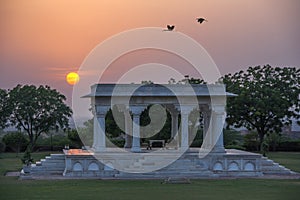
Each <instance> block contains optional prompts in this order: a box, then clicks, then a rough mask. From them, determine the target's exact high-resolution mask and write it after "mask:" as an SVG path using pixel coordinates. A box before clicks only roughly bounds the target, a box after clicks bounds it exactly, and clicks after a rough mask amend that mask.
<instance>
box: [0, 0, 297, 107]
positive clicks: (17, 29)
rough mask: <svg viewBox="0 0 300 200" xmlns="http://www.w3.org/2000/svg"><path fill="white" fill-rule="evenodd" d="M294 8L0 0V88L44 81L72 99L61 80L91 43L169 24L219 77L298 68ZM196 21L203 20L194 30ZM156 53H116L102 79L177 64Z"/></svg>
mask: <svg viewBox="0 0 300 200" xmlns="http://www.w3.org/2000/svg"><path fill="white" fill-rule="evenodd" d="M299 10H300V1H298V0H185V1H183V0H151V1H150V0H1V1H0V88H5V89H8V88H13V87H14V86H15V85H17V84H18V83H20V84H36V85H38V84H47V85H50V86H51V87H52V88H56V89H58V90H59V91H60V92H62V93H63V94H65V95H66V96H67V97H68V99H69V100H68V102H70V98H71V97H72V95H71V93H72V86H70V85H68V84H67V82H66V81H65V76H66V74H67V73H68V72H71V71H77V70H78V69H79V67H80V66H81V64H82V62H83V60H84V58H85V57H86V56H87V55H88V54H89V52H90V51H91V50H92V49H93V48H94V47H95V46H96V45H98V44H99V43H101V42H103V41H104V40H105V39H107V38H109V37H111V36H113V35H115V34H118V33H119V32H123V31H126V30H130V29H133V28H142V27H162V28H163V27H165V26H166V25H167V24H174V25H175V26H176V28H175V29H176V31H179V32H182V33H184V34H186V35H188V36H190V37H192V38H193V39H195V40H196V41H198V42H199V43H200V44H201V45H202V46H203V47H204V48H205V49H206V50H207V52H208V53H209V54H210V56H211V57H212V58H213V60H214V61H215V63H216V64H217V66H218V68H219V70H220V72H221V74H226V73H229V72H236V71H238V70H240V69H245V68H247V67H248V66H254V65H264V64H271V65H274V66H295V67H300V23H299V19H300V13H299ZM196 17H205V18H206V19H207V20H208V22H206V23H203V24H201V25H200V24H198V23H197V22H196V20H195V19H196ZM146 53H149V54H148V55H152V56H150V58H149V57H147V58H145V57H143V56H145V54H146ZM157 55H158V53H157V52H154V51H153V52H151V51H150V50H149V51H148V52H147V51H146V52H143V53H142V52H136V54H135V55H134V53H132V54H128V55H125V56H122V57H121V58H120V59H119V60H116V61H115V62H114V63H113V67H112V68H111V71H110V73H107V76H106V77H105V79H104V80H103V81H104V82H110V81H111V82H114V81H115V79H116V74H118V73H119V72H120V71H122V70H121V69H123V68H124V66H130V65H133V63H135V64H134V65H136V63H139V64H143V63H145V64H146V63H149V62H153V60H155V61H156V62H162V63H164V64H169V65H172V64H174V63H175V62H173V63H172V62H171V63H168V60H169V57H170V55H167V53H165V54H164V55H161V57H160V58H159V59H157ZM137 60H138V62H137ZM176 63H177V65H180V66H181V65H184V64H185V62H184V61H180V60H179V61H177V62H176ZM122 65H123V66H122ZM183 67H184V66H183ZM186 74H190V75H191V76H193V72H191V71H186ZM157 76H163V78H165V79H166V81H167V80H168V79H169V78H171V77H168V75H166V74H157ZM146 78H147V80H148V79H149V80H151V76H149V78H148V77H146Z"/></svg>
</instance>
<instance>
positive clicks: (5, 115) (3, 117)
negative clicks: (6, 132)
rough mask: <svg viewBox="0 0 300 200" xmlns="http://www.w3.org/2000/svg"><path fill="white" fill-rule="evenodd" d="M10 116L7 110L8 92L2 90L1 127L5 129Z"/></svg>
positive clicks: (0, 95) (0, 97)
mask: <svg viewBox="0 0 300 200" xmlns="http://www.w3.org/2000/svg"><path fill="white" fill-rule="evenodd" d="M8 116H9V112H8V110H7V91H6V90H3V89H0V127H2V128H4V127H5V125H6V122H7V119H8Z"/></svg>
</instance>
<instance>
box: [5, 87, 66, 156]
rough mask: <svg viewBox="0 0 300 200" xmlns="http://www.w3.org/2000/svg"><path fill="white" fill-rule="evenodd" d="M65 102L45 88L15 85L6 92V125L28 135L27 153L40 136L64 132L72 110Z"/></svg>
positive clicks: (51, 90) (58, 95) (54, 91)
mask: <svg viewBox="0 0 300 200" xmlns="http://www.w3.org/2000/svg"><path fill="white" fill-rule="evenodd" d="M65 100H66V97H65V96H64V95H62V94H60V93H59V92H58V91H56V90H55V89H51V88H50V87H49V86H39V87H36V86H34V85H24V86H21V85H17V86H16V87H15V88H13V89H12V90H9V91H8V105H9V106H8V107H9V108H10V110H11V115H10V117H9V121H10V123H11V125H14V126H16V127H17V128H20V129H21V128H22V129H23V130H24V131H25V132H26V133H27V134H28V136H29V142H30V145H29V146H28V149H29V150H30V151H31V150H32V149H33V148H34V146H35V144H36V141H37V139H38V137H39V136H40V135H41V134H42V133H48V132H49V131H50V130H58V129H59V128H62V129H66V128H68V126H69V117H70V116H71V114H72V110H71V109H70V108H69V107H68V106H67V105H66V104H65V103H64V101H65Z"/></svg>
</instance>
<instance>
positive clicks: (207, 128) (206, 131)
mask: <svg viewBox="0 0 300 200" xmlns="http://www.w3.org/2000/svg"><path fill="white" fill-rule="evenodd" d="M202 113H203V142H202V146H201V148H203V149H209V148H210V147H211V145H212V133H211V128H212V125H211V110H210V109H208V108H206V109H204V110H202Z"/></svg>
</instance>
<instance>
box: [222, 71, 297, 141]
mask: <svg viewBox="0 0 300 200" xmlns="http://www.w3.org/2000/svg"><path fill="white" fill-rule="evenodd" d="M221 80H222V81H223V83H224V84H226V88H227V91H228V92H232V93H235V94H237V95H238V96H237V97H234V98H229V99H228V101H227V119H226V121H227V124H228V126H232V125H233V126H235V127H242V126H243V127H246V128H247V129H249V130H253V129H254V130H256V131H257V132H258V134H259V139H260V143H261V144H262V142H263V139H264V136H265V135H266V134H267V133H271V132H275V133H279V132H281V129H282V127H283V126H284V125H290V124H291V123H292V121H291V119H292V118H295V119H299V118H300V114H299V105H300V100H299V92H300V69H296V68H292V67H282V68H281V67H271V66H270V65H265V66H263V67H261V66H256V67H249V68H248V69H247V71H240V72H237V73H235V74H233V75H232V74H228V75H225V76H224V77H222V78H221Z"/></svg>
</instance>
